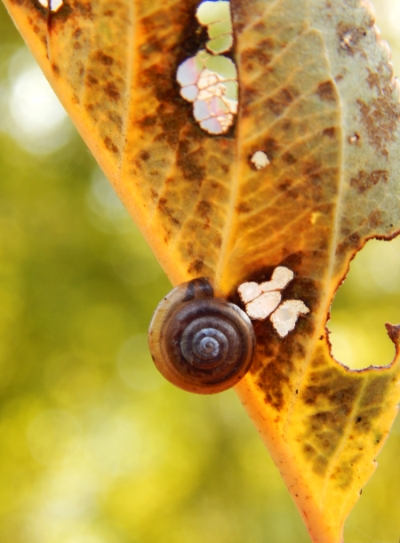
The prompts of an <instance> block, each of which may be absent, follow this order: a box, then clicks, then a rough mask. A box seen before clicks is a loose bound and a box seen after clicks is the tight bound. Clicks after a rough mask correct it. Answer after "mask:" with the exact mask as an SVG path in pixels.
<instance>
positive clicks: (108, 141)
mask: <svg viewBox="0 0 400 543" xmlns="http://www.w3.org/2000/svg"><path fill="white" fill-rule="evenodd" d="M104 145H105V146H106V147H107V149H108V150H109V151H111V152H112V153H118V147H117V146H116V145H115V144H114V142H113V141H112V140H111V138H109V137H108V136H107V137H105V138H104Z"/></svg>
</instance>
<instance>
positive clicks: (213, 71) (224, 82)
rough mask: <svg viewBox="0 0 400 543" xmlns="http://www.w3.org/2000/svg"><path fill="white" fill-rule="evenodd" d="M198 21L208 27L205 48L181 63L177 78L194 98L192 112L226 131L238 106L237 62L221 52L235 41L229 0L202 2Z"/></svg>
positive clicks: (205, 124) (213, 130)
mask: <svg viewBox="0 0 400 543" xmlns="http://www.w3.org/2000/svg"><path fill="white" fill-rule="evenodd" d="M196 17H197V20H198V21H199V24H201V25H203V26H205V27H206V28H207V33H208V37H209V38H210V39H209V41H207V43H206V44H205V46H206V49H207V50H205V49H201V50H200V51H198V53H197V54H196V55H195V56H193V57H190V58H188V59H186V60H185V61H184V62H182V64H181V65H180V66H179V68H178V70H177V73H176V79H177V81H178V83H179V84H180V85H181V91H180V94H181V96H182V98H184V99H185V100H187V101H188V102H193V115H194V118H195V119H196V121H197V122H198V123H199V125H200V126H201V128H202V129H203V130H205V131H206V132H209V133H210V134H224V133H225V132H227V131H228V129H229V128H230V127H231V126H232V124H233V122H234V118H235V115H236V114H237V109H238V81H237V70H236V66H235V64H234V62H233V61H232V60H231V59H230V58H228V57H225V56H224V55H220V54H219V53H223V52H227V51H229V50H230V49H231V47H232V45H233V37H232V21H231V15H230V3H229V2H227V1H226V0H223V1H219V2H210V1H208V0H207V1H204V2H201V3H200V5H199V7H198V8H197V12H196Z"/></svg>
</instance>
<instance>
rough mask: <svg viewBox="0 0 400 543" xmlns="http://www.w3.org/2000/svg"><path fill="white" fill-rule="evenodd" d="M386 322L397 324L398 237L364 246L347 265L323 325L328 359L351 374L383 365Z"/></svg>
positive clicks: (390, 347)
mask: <svg viewBox="0 0 400 543" xmlns="http://www.w3.org/2000/svg"><path fill="white" fill-rule="evenodd" d="M387 322H388V323H390V324H400V237H398V238H397V239H395V240H393V241H391V242H388V241H378V240H371V241H369V242H368V243H367V244H366V246H365V247H364V249H362V250H361V251H360V252H359V253H358V255H357V256H356V257H355V259H354V260H353V261H352V262H351V264H350V271H349V273H348V274H347V277H346V279H345V281H344V283H343V284H342V285H341V287H340V288H339V290H338V292H337V294H336V297H335V299H334V302H333V304H332V311H331V319H330V320H329V322H328V329H329V330H330V332H331V333H330V341H331V343H332V354H333V356H334V357H335V358H336V360H338V361H340V362H341V363H342V364H344V365H346V366H348V367H349V368H351V369H362V368H367V367H369V366H387V365H388V364H390V362H391V361H392V360H393V357H394V353H395V347H394V344H393V343H392V341H391V340H390V339H389V337H388V335H387V332H386V328H385V323H387Z"/></svg>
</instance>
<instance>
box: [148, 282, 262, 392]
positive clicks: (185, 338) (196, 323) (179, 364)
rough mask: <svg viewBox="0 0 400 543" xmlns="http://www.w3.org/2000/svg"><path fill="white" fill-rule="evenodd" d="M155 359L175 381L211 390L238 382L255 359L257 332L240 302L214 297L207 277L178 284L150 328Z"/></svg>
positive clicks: (192, 389)
mask: <svg viewBox="0 0 400 543" xmlns="http://www.w3.org/2000/svg"><path fill="white" fill-rule="evenodd" d="M149 347H150V352H151V355H152V357H153V360H154V363H155V365H156V366H157V368H158V370H159V371H160V372H161V373H162V374H163V375H164V377H165V378H166V379H167V380H168V381H170V382H171V383H173V384H174V385H176V386H178V387H180V388H182V389H184V390H187V391H189V392H196V393H198V394H213V393H215V392H221V391H223V390H226V389H228V388H230V387H232V386H234V385H236V384H237V383H238V382H239V381H240V380H241V379H242V377H244V375H245V374H246V373H247V371H248V369H249V368H250V365H251V363H252V360H253V353H254V347H255V335H254V330H253V325H252V324H251V321H250V319H249V317H248V316H247V315H246V313H244V311H242V310H241V309H240V308H239V307H238V306H236V305H234V304H231V303H229V302H227V301H226V300H224V299H222V298H215V297H214V290H213V287H212V286H211V284H210V283H209V281H208V280H207V279H204V278H199V279H194V280H193V281H189V282H188V283H183V284H182V285H179V286H178V287H176V288H174V289H173V290H172V291H171V292H170V293H169V294H168V295H167V296H166V297H165V298H164V299H163V300H162V302H161V303H160V304H159V305H158V307H157V309H156V311H155V313H154V316H153V319H152V321H151V323H150V328H149Z"/></svg>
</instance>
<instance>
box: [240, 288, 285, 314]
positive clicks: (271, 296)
mask: <svg viewBox="0 0 400 543" xmlns="http://www.w3.org/2000/svg"><path fill="white" fill-rule="evenodd" d="M281 299H282V296H281V295H280V293H279V292H278V291H274V292H264V293H263V294H261V295H260V296H258V297H257V298H256V299H255V300H253V301H252V302H250V303H248V304H247V305H246V313H247V314H248V316H249V317H250V318H251V319H255V320H261V321H262V320H264V319H266V318H267V317H269V315H271V313H272V312H273V311H275V309H276V308H277V307H278V305H279V304H280V302H281Z"/></svg>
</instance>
